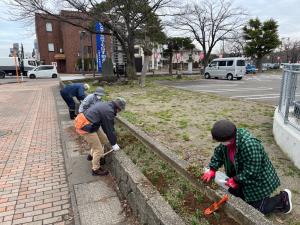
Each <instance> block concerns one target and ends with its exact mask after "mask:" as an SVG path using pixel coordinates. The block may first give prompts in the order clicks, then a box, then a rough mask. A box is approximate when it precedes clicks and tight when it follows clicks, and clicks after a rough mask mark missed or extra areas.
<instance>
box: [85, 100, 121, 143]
mask: <svg viewBox="0 0 300 225" xmlns="http://www.w3.org/2000/svg"><path fill="white" fill-rule="evenodd" d="M83 114H84V116H85V117H86V118H87V120H88V121H90V122H91V124H88V125H86V126H84V127H83V128H82V130H84V131H86V132H89V133H93V132H96V131H97V130H98V129H99V128H100V126H101V127H102V129H103V131H104V133H105V134H106V136H107V138H108V140H109V142H110V144H111V145H115V144H116V143H117V137H116V134H115V128H114V120H115V117H116V115H117V107H116V104H115V103H114V102H97V103H96V104H94V105H92V106H91V107H90V108H88V109H87V110H86V111H85V112H84V113H83Z"/></svg>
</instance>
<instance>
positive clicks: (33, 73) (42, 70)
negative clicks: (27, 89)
mask: <svg viewBox="0 0 300 225" xmlns="http://www.w3.org/2000/svg"><path fill="white" fill-rule="evenodd" d="M28 74H29V78H30V79H35V78H44V77H45V78H46V77H48V78H57V70H56V67H55V66H53V65H41V66H38V67H36V68H34V69H33V70H30V71H28Z"/></svg>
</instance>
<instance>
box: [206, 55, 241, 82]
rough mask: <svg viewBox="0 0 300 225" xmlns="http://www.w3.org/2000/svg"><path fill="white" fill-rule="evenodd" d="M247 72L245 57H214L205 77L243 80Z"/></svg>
mask: <svg viewBox="0 0 300 225" xmlns="http://www.w3.org/2000/svg"><path fill="white" fill-rule="evenodd" d="M245 74H246V66H245V59H244V58H240V57H233V58H219V59H214V60H213V61H212V62H211V63H210V64H209V66H208V67H206V68H205V72H204V77H205V79H209V78H212V77H214V78H219V77H222V78H227V79H228V80H233V78H236V79H237V80H241V79H242V78H243V76H244V75H245Z"/></svg>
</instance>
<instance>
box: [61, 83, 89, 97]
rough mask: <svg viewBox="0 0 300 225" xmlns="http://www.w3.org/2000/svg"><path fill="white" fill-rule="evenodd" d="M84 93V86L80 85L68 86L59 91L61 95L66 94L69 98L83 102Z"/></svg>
mask: <svg viewBox="0 0 300 225" xmlns="http://www.w3.org/2000/svg"><path fill="white" fill-rule="evenodd" d="M84 91H85V90H84V84H82V83H76V84H69V85H67V86H65V87H64V89H62V90H61V92H62V93H63V94H67V95H69V96H70V97H76V98H77V99H78V100H83V99H84V98H85V93H84Z"/></svg>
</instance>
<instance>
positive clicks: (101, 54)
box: [95, 22, 106, 73]
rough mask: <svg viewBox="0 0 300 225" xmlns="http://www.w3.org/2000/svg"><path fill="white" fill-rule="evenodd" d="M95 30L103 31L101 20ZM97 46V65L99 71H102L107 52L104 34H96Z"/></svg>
mask: <svg viewBox="0 0 300 225" xmlns="http://www.w3.org/2000/svg"><path fill="white" fill-rule="evenodd" d="M95 30H96V32H97V33H100V32H103V31H104V27H103V25H102V24H101V23H100V22H97V23H96V25H95ZM96 46H97V65H98V72H99V73H101V72H102V63H103V62H104V61H105V58H106V52H105V37H104V35H102V34H96Z"/></svg>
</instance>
